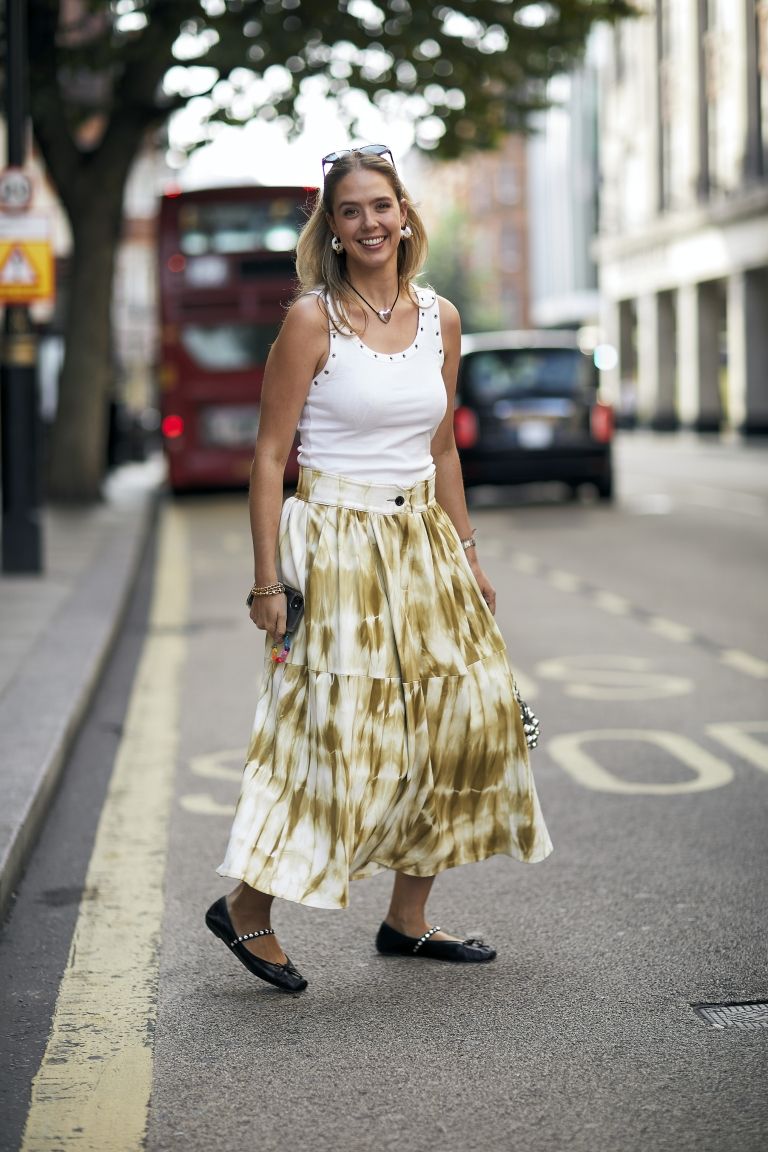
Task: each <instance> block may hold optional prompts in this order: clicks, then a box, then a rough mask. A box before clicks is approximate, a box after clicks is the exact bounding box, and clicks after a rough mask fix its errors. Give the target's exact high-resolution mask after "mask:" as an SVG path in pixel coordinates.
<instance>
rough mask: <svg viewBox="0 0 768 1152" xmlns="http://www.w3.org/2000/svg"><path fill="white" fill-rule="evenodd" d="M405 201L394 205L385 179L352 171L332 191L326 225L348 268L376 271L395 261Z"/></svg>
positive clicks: (378, 174)
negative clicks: (341, 246) (340, 249)
mask: <svg viewBox="0 0 768 1152" xmlns="http://www.w3.org/2000/svg"><path fill="white" fill-rule="evenodd" d="M405 219H406V207H405V201H398V200H397V197H396V195H395V191H394V188H393V187H392V184H391V183H390V181H389V180H388V179H387V178H386V176H384V175H382V174H381V173H379V172H373V171H370V170H368V169H365V168H356V169H354V170H353V171H352V172H349V173H348V174H347V175H346V176H345V177H344V178H343V179H342V180H340V181H339V182H338V184H337V185H336V187H335V189H334V196H333V212H332V213H331V214H330V215H329V216H328V225H329V227H330V228H332V229H333V232H334V234H335V235H336V236H338V237H339V239H340V240H341V243H342V244H343V245H344V250H345V252H346V254H347V264H348V265H349V266H350V268H354V267H355V266H358V267H359V268H360V269H361V270H362V269H373V268H380V267H382V266H383V265H386V264H387V262H388V261H389V260H395V261H396V260H397V246H398V244H399V243H400V229H401V228H402V226H403V224H404V223H405Z"/></svg>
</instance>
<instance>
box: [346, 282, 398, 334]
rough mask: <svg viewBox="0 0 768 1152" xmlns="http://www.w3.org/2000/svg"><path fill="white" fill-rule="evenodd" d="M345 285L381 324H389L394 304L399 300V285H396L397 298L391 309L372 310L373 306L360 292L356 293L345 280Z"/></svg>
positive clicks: (353, 287)
mask: <svg viewBox="0 0 768 1152" xmlns="http://www.w3.org/2000/svg"><path fill="white" fill-rule="evenodd" d="M347 284H349V286H350V288H351V289H352V291H353V292H354V293H355V295H356V296H359V297H360V299H361V300H362V302H363V304H367V305H368V307H369V308H370V310H371V312H375V313H376V315H377V316H378V318H379V320H381V322H382V324H389V322H390V320H391V319H392V313H393V311H394V308H395V304H397V302H398V300H399V299H400V284H399V283H398V285H397V296H395V299H394V302H393V304H392V307H391V308H374V306H373V304H371V303H370V301H368V300H366V298H365V296H363V294H362V292H358V290H357V288H355V286H354V284H352V283H351V281H349V280H347Z"/></svg>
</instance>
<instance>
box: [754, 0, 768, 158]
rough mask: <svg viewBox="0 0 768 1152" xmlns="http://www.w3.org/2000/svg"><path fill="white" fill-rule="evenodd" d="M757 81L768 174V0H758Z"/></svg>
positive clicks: (764, 155) (756, 11)
mask: <svg viewBox="0 0 768 1152" xmlns="http://www.w3.org/2000/svg"><path fill="white" fill-rule="evenodd" d="M755 19H756V21H757V37H756V39H757V83H758V92H759V97H758V115H759V117H760V144H761V156H760V160H761V166H760V174H761V175H762V176H767V175H768V0H757V3H756V5H755Z"/></svg>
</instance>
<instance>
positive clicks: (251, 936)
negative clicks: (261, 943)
mask: <svg viewBox="0 0 768 1152" xmlns="http://www.w3.org/2000/svg"><path fill="white" fill-rule="evenodd" d="M274 934H275V930H274V928H262V929H261V930H260V931H259V932H246V934H245V936H238V938H237V940H233V941H232V943H231V944H230V948H234V947H235V945H236V944H242V942H243V940H256V939H257V938H258V937H259V936H274Z"/></svg>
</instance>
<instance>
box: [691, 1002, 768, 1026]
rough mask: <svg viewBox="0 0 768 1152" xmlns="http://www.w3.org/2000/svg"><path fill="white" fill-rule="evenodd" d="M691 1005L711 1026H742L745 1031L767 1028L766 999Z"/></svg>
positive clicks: (767, 1006)
mask: <svg viewBox="0 0 768 1152" xmlns="http://www.w3.org/2000/svg"><path fill="white" fill-rule="evenodd" d="M691 1007H692V1008H693V1010H694V1012H695V1013H696V1014H697V1016H701V1018H702V1020H706V1022H707V1024H711V1025H712V1027H713V1028H743V1029H745V1030H746V1031H747V1032H756V1031H757V1030H758V1029H759V1028H768V1001H765V1000H752V1001H749V1002H747V1003H745V1004H692V1005H691Z"/></svg>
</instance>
